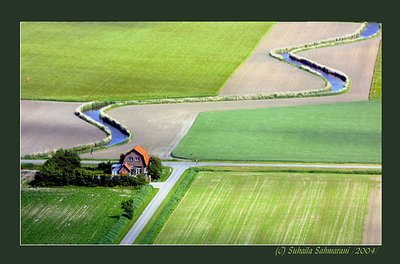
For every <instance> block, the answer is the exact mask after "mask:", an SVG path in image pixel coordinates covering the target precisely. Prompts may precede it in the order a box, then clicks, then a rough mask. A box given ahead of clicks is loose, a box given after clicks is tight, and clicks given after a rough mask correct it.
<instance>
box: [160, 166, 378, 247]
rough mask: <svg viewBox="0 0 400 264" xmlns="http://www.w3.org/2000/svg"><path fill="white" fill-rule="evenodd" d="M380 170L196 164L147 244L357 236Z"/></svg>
mask: <svg viewBox="0 0 400 264" xmlns="http://www.w3.org/2000/svg"><path fill="white" fill-rule="evenodd" d="M378 179H380V175H368V174H330V173H299V172H297V173H293V172H291V173H288V172H243V171H241V172H218V171H217V172H199V173H198V174H197V176H196V178H195V180H194V182H193V183H192V185H191V187H190V189H189V191H188V192H187V193H186V195H185V196H184V197H183V199H182V200H181V202H180V203H179V205H178V206H177V208H176V209H175V210H174V211H173V213H172V215H171V216H170V218H169V219H168V221H167V223H166V224H165V226H164V227H163V228H162V230H161V232H160V233H159V235H158V236H157V238H156V240H155V241H154V243H155V244H353V243H354V244H357V243H361V241H362V235H363V226H364V218H365V215H366V210H367V204H368V197H369V192H370V190H371V189H372V188H374V186H375V185H377V184H379V182H378V181H377V180H378Z"/></svg>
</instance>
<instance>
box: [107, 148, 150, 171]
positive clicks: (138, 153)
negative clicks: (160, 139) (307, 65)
mask: <svg viewBox="0 0 400 264" xmlns="http://www.w3.org/2000/svg"><path fill="white" fill-rule="evenodd" d="M149 163H150V156H149V153H148V152H147V150H146V149H145V148H143V147H142V146H135V147H134V148H133V149H131V150H130V151H128V152H127V153H126V154H121V157H120V159H119V163H118V164H114V165H112V166H111V173H112V175H139V174H144V175H147V172H148V168H149Z"/></svg>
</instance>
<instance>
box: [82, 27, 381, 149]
mask: <svg viewBox="0 0 400 264" xmlns="http://www.w3.org/2000/svg"><path fill="white" fill-rule="evenodd" d="M379 30H380V24H379V23H368V25H367V27H366V28H365V29H364V30H363V31H362V32H361V35H360V38H361V39H365V38H369V37H371V36H373V35H374V34H376V33H378V32H379ZM281 55H282V56H283V58H284V59H285V61H287V62H288V63H290V64H292V65H294V66H303V67H306V68H309V69H312V70H314V71H316V72H319V73H320V74H321V75H322V77H323V78H325V79H326V80H327V81H328V82H329V83H330V84H331V86H332V92H340V91H341V90H343V89H344V88H345V85H346V78H345V77H344V76H342V75H340V74H334V73H330V72H329V71H328V70H327V69H325V68H324V67H322V66H319V65H313V64H310V63H304V62H302V61H298V60H294V59H293V57H292V56H291V54H290V53H288V52H284V53H281ZM83 113H84V114H85V115H87V116H89V117H91V118H92V119H94V120H95V121H97V122H99V123H101V124H103V125H104V126H106V127H108V128H109V129H110V131H111V141H110V142H109V143H108V144H107V145H106V146H107V147H109V146H113V145H116V144H119V143H121V142H123V141H125V140H127V139H128V138H129V135H128V134H127V133H126V132H124V131H122V130H121V129H119V128H118V127H116V126H114V125H113V124H110V123H108V122H106V121H104V120H103V119H101V118H100V110H88V111H84V112H83Z"/></svg>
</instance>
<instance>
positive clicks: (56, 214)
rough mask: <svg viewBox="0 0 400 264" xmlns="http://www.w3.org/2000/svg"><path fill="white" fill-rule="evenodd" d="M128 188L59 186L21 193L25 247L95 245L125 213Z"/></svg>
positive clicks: (22, 235)
mask: <svg viewBox="0 0 400 264" xmlns="http://www.w3.org/2000/svg"><path fill="white" fill-rule="evenodd" d="M137 192H138V191H137V190H135V189H127V188H102V187H93V188H88V187H59V188H29V189H22V191H21V243H22V244H95V243H97V242H98V241H100V240H102V239H103V238H104V237H105V236H106V235H107V234H108V232H109V230H110V229H111V228H112V227H113V225H114V224H115V223H116V222H117V221H118V217H119V216H120V215H121V214H122V209H120V206H121V202H122V201H124V200H127V199H129V198H133V197H134V196H135V194H136V193H137Z"/></svg>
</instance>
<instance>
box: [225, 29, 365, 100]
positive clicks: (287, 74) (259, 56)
mask: <svg viewBox="0 0 400 264" xmlns="http://www.w3.org/2000/svg"><path fill="white" fill-rule="evenodd" d="M359 27H360V24H358V23H340V22H302V23H298V22H282V23H277V24H276V25H275V26H274V27H273V28H272V29H271V30H270V32H268V33H267V34H266V35H265V36H264V38H263V39H262V40H261V41H260V44H259V45H258V46H257V48H256V50H255V51H254V53H253V54H252V55H251V56H250V57H249V58H248V60H247V61H246V62H244V63H243V64H242V65H241V66H240V67H239V68H238V69H237V70H236V72H235V73H234V74H233V75H232V76H231V78H230V79H229V80H228V81H227V82H226V84H225V86H224V87H223V89H222V92H221V95H237V94H259V93H272V92H287V91H305V90H312V89H318V88H321V87H323V85H324V83H323V81H322V80H321V79H320V78H319V77H317V76H314V75H312V74H309V73H307V72H305V71H301V70H298V69H296V68H295V67H293V66H291V65H289V64H287V63H282V62H280V61H278V60H277V59H275V58H272V57H271V56H269V51H270V50H272V49H275V48H279V47H287V46H293V45H299V44H304V43H308V42H313V41H316V40H323V39H327V38H332V37H337V36H342V35H347V34H350V33H352V32H354V31H355V30H356V29H357V28H359ZM323 53H324V52H323Z"/></svg>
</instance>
